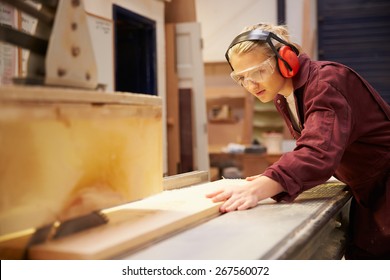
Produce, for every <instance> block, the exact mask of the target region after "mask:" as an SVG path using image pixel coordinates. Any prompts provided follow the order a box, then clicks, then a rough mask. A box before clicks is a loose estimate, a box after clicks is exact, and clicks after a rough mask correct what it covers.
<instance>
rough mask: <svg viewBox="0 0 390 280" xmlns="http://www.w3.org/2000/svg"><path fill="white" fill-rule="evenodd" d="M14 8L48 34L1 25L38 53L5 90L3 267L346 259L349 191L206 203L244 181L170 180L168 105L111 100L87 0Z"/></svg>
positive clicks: (0, 112) (0, 149)
mask: <svg viewBox="0 0 390 280" xmlns="http://www.w3.org/2000/svg"><path fill="white" fill-rule="evenodd" d="M2 2H6V3H8V4H10V5H14V6H15V7H17V8H19V9H20V10H22V11H23V12H26V13H28V14H30V15H32V16H34V17H36V18H37V19H38V26H37V30H36V33H35V34H33V35H29V34H24V33H23V32H21V31H18V30H13V29H11V28H9V27H6V26H0V40H2V41H5V42H7V43H11V44H15V45H17V46H19V47H22V48H27V49H29V50H30V51H31V55H30V57H29V61H28V69H27V76H26V77H17V78H15V85H12V86H7V87H6V86H4V87H1V88H0V258H1V259H308V258H322V259H325V258H340V257H341V255H342V248H343V244H344V242H345V228H346V225H347V212H348V201H349V199H350V193H349V192H348V191H347V190H346V189H345V186H344V185H343V184H342V183H334V182H328V183H326V184H324V185H321V186H318V187H316V188H314V189H313V190H310V191H308V192H305V193H304V194H302V195H301V196H300V197H298V199H297V200H296V201H295V202H294V203H289V204H284V203H275V202H274V201H272V200H271V199H269V200H265V201H263V202H261V203H260V204H259V205H258V206H257V207H255V208H253V209H250V210H248V211H242V212H234V213H228V214H224V215H221V214H220V212H219V206H220V204H219V203H212V202H211V200H209V199H207V198H206V197H205V194H206V193H208V192H211V191H213V190H216V189H218V188H220V187H221V186H223V185H225V184H231V183H234V184H241V183H242V182H243V180H235V181H234V182H232V181H231V180H228V179H222V180H218V181H215V182H209V175H208V172H205V171H194V172H190V173H186V174H179V175H176V176H171V177H166V178H163V175H162V174H163V168H162V162H163V159H162V154H163V152H162V151H163V145H162V143H163V139H162V138H163V136H162V127H163V123H162V100H161V98H160V97H156V96H148V95H142V94H131V93H118V92H114V93H107V92H103V91H99V89H102V88H104V85H99V84H98V82H97V78H96V76H97V75H96V73H97V69H96V62H95V58H94V56H93V51H92V47H91V46H92V43H91V37H90V34H89V31H88V28H87V25H86V16H85V11H84V7H83V1H81V0H77V1H73V0H72V1H70V0H69V1H68V0H64V1H61V0H46V1H44V0H40V1H37V2H39V3H40V4H41V5H40V7H41V8H40V9H36V8H33V7H32V6H29V5H28V4H27V3H26V2H24V1H18V0H16V1H15V0H13V1H4V0H3V1H2Z"/></svg>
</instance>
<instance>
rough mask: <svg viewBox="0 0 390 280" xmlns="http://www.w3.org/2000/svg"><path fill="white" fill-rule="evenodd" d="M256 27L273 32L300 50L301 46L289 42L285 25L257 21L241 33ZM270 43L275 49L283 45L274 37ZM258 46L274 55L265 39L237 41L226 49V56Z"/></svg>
mask: <svg viewBox="0 0 390 280" xmlns="http://www.w3.org/2000/svg"><path fill="white" fill-rule="evenodd" d="M256 29H258V30H264V31H268V32H272V33H274V34H275V35H276V36H278V37H279V38H280V39H282V40H284V41H286V42H287V43H289V44H291V45H293V46H295V47H296V48H297V49H298V51H299V52H301V49H302V48H301V46H299V45H298V44H295V43H293V42H291V40H290V33H289V31H288V29H287V27H286V26H285V25H273V24H269V23H259V24H255V25H252V26H247V27H245V28H244V29H243V30H242V31H241V33H244V32H246V31H252V30H256ZM272 43H273V45H274V46H275V48H276V49H277V50H278V49H279V48H280V47H282V46H283V43H281V42H279V41H277V40H274V39H272ZM258 47H260V48H261V49H262V51H264V52H265V54H266V55H267V56H273V55H275V53H274V51H273V50H272V49H271V47H270V46H269V45H268V43H267V42H265V41H244V42H241V43H238V44H236V45H234V46H232V47H231V48H230V49H229V50H228V57H229V59H230V57H231V55H232V54H242V53H247V52H250V51H252V50H253V49H255V48H258Z"/></svg>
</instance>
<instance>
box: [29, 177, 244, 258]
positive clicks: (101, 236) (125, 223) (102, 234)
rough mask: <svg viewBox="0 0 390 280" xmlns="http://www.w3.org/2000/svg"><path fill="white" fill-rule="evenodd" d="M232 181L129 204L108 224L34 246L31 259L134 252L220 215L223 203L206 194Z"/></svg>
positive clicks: (112, 256) (201, 186) (118, 210)
mask: <svg viewBox="0 0 390 280" xmlns="http://www.w3.org/2000/svg"><path fill="white" fill-rule="evenodd" d="M230 182H231V180H227V179H224V180H219V181H215V182H210V183H205V184H201V185H197V186H193V187H188V188H183V189H177V190H169V191H164V192H162V193H160V194H157V195H154V196H151V197H148V198H145V199H143V200H140V201H136V202H132V203H129V204H125V205H123V206H121V207H118V208H117V211H115V214H114V215H111V218H109V219H110V220H111V222H109V223H108V224H107V225H104V226H101V227H99V228H95V229H91V230H88V231H85V232H81V233H78V234H75V235H73V236H69V237H65V238H63V239H59V240H56V241H50V242H48V243H45V244H41V245H38V246H34V247H32V248H31V249H30V251H29V257H30V258H32V259H107V258H115V256H118V255H120V254H124V253H128V252H130V251H134V250H136V249H138V248H140V247H142V246H144V245H146V244H149V243H150V242H153V241H155V240H158V239H162V238H163V237H166V236H168V235H170V234H172V233H174V232H177V231H181V230H183V229H185V228H188V227H190V226H191V225H194V224H196V223H199V222H200V221H202V220H204V219H209V218H211V217H215V216H218V215H219V206H220V203H213V202H212V201H211V200H210V199H208V198H206V197H205V195H206V194H207V193H209V192H211V191H213V190H216V189H218V188H220V187H221V186H223V185H225V184H229V183H230ZM241 182H243V180H234V183H235V184H240V183H241ZM109 217H110V215H109ZM115 221H116V222H115Z"/></svg>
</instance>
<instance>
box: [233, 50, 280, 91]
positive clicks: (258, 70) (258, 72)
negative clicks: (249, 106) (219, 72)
mask: <svg viewBox="0 0 390 280" xmlns="http://www.w3.org/2000/svg"><path fill="white" fill-rule="evenodd" d="M273 61H274V57H273V56H271V57H270V58H268V59H267V60H265V61H263V62H262V63H261V64H259V65H256V66H253V67H250V68H248V69H245V70H243V71H240V72H235V71H233V72H232V73H230V77H232V79H233V80H234V81H235V82H236V83H237V84H239V85H241V86H243V87H248V86H249V84H250V82H251V83H262V82H264V81H266V80H267V79H268V78H269V77H270V76H271V75H272V74H273V73H274V71H275V67H274V65H273V63H272V62H273Z"/></svg>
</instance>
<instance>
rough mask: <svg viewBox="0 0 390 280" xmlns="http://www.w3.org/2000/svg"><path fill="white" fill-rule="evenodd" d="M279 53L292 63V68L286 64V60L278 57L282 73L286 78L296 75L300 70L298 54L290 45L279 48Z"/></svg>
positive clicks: (289, 63)
mask: <svg viewBox="0 0 390 280" xmlns="http://www.w3.org/2000/svg"><path fill="white" fill-rule="evenodd" d="M279 55H280V56H281V57H282V58H283V59H284V60H285V62H287V63H288V65H290V67H291V70H290V69H289V68H288V67H287V66H286V64H285V62H284V61H283V60H282V59H280V58H278V66H279V71H280V74H282V76H283V77H285V78H291V77H294V76H295V75H296V74H297V73H298V70H299V60H298V56H297V54H296V53H295V52H294V51H293V50H292V49H291V47H289V46H282V47H281V48H280V49H279Z"/></svg>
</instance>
